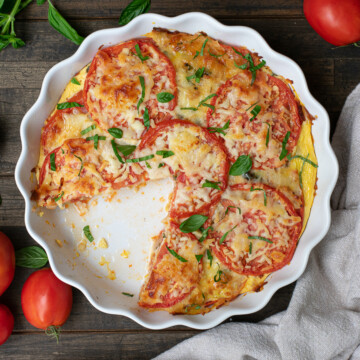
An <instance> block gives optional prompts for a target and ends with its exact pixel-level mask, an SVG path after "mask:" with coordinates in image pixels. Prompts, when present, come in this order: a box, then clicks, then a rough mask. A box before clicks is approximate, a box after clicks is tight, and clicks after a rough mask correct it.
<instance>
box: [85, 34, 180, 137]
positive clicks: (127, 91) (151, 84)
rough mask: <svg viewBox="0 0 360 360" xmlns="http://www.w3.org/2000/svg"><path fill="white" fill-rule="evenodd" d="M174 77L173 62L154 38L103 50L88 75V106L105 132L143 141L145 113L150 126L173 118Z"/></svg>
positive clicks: (175, 93)
mask: <svg viewBox="0 0 360 360" xmlns="http://www.w3.org/2000/svg"><path fill="white" fill-rule="evenodd" d="M175 76H176V75H175V69H174V67H173V65H172V63H171V62H170V60H169V59H168V58H167V57H166V56H165V55H164V54H163V53H162V52H161V51H160V50H159V49H158V47H157V46H156V45H155V43H154V42H153V41H152V40H151V39H137V40H131V41H127V42H125V43H123V44H119V45H115V46H111V47H108V48H102V49H100V50H99V51H98V52H97V54H96V55H95V57H94V59H93V61H92V63H91V65H90V68H89V71H88V73H87V76H86V80H85V84H84V100H85V106H86V107H87V109H88V111H89V113H90V114H91V117H92V118H93V119H94V120H95V121H96V122H98V123H99V126H100V127H101V128H102V129H104V130H107V129H109V128H114V127H115V128H121V129H122V130H123V132H124V138H130V139H140V137H141V135H142V133H143V132H144V130H145V129H146V123H145V124H144V117H146V115H145V114H144V113H145V111H147V112H148V114H149V118H150V126H154V124H157V123H158V122H160V121H162V120H166V119H170V118H171V117H172V111H173V110H174V109H175V106H176V104H177V87H176V79H175ZM160 93H166V94H167V95H165V96H160V95H159V94H160ZM159 96H160V97H159ZM145 109H147V110H145Z"/></svg>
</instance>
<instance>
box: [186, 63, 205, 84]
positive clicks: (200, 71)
mask: <svg viewBox="0 0 360 360" xmlns="http://www.w3.org/2000/svg"><path fill="white" fill-rule="evenodd" d="M204 71H205V67H202V68H199V69H197V70H196V71H195V74H194V75H191V76H187V77H186V79H187V80H188V81H190V80H191V79H195V81H196V82H197V83H199V82H200V79H201V78H202V76H203V75H204Z"/></svg>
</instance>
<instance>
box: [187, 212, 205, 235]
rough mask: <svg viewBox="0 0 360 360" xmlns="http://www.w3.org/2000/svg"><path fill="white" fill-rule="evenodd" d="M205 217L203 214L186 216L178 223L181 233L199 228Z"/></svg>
mask: <svg viewBox="0 0 360 360" xmlns="http://www.w3.org/2000/svg"><path fill="white" fill-rule="evenodd" d="M207 219H208V217H207V216H205V215H199V214H195V215H191V216H190V217H189V218H187V219H186V220H184V221H183V222H182V223H181V224H180V230H181V231H182V232H183V233H191V232H194V231H196V230H199V229H200V227H201V226H203V225H204V223H205V221H206V220H207Z"/></svg>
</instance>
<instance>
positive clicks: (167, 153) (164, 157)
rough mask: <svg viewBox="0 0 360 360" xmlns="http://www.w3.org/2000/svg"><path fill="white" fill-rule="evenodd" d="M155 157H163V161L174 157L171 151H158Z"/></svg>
mask: <svg viewBox="0 0 360 360" xmlns="http://www.w3.org/2000/svg"><path fill="white" fill-rule="evenodd" d="M156 155H160V156H162V157H163V159H166V158H168V157H170V156H173V155H175V153H174V152H173V151H171V150H158V151H157V152H156Z"/></svg>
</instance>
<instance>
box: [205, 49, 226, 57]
mask: <svg viewBox="0 0 360 360" xmlns="http://www.w3.org/2000/svg"><path fill="white" fill-rule="evenodd" d="M208 52H209V55H210V56H212V57H214V58H219V57H222V56H224V55H225V54H226V52H224V53H223V54H220V55H215V54H212V53H211V52H210V50H208Z"/></svg>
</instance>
